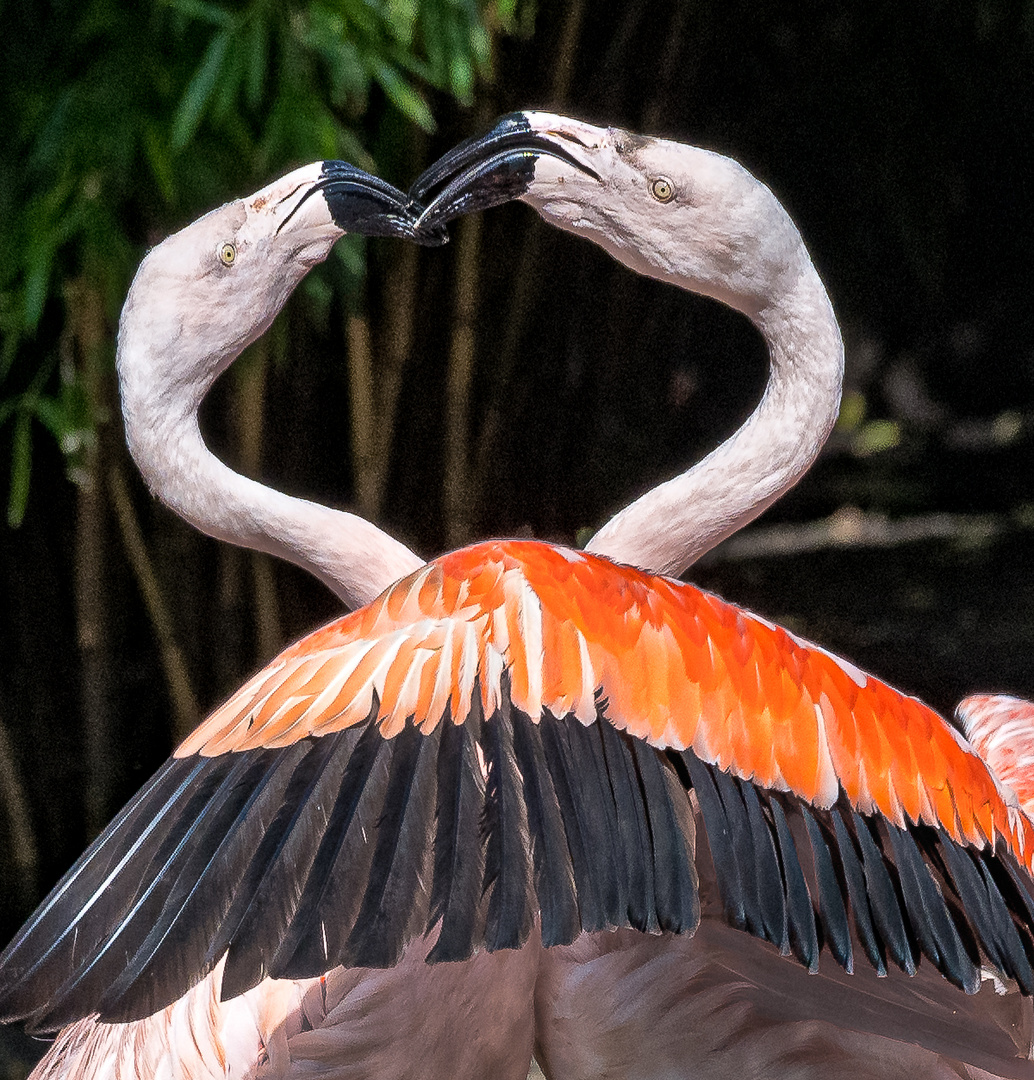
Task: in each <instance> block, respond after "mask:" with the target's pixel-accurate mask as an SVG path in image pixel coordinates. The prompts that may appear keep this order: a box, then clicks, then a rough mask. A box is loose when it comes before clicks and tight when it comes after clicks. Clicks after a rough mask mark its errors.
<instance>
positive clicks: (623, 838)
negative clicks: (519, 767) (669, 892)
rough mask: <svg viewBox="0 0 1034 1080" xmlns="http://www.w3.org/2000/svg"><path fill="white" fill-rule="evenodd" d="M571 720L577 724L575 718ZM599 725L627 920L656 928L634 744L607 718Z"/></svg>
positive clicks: (646, 829)
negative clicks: (632, 747)
mask: <svg viewBox="0 0 1034 1080" xmlns="http://www.w3.org/2000/svg"><path fill="white" fill-rule="evenodd" d="M568 722H569V723H578V721H577V719H576V718H573V717H572V718H571V719H570V720H569V721H568ZM597 726H598V727H599V732H600V737H601V742H602V750H603V758H604V762H605V764H604V766H603V768H604V769H605V774H606V776H607V778H608V779H609V781H610V791H611V797H612V799H613V801H614V806H615V809H616V816H617V821H616V837H615V840H616V842H617V846H618V849H619V852H620V855H621V856H622V858H620V859H619V860H618V868H619V872H620V866H621V865H623V866H624V893H625V898H626V903H625V911H624V919H625V920H627V923H628V925H630V926H632V927H634V928H635V929H636V930H646V931H653V930H657V929H658V923H657V899H656V896H655V895H654V875H653V859H652V858H651V854H652V853H651V850H650V827H649V825H648V823H647V820H646V807H645V805H644V801H643V793H642V791H641V790H640V788H639V782H638V778H637V776H636V768H635V761H634V760H633V756H632V749H631V743H630V740H628V739H627V738H626V737H624V736H622V734H621V733H620V732H618V731H617V729H616V728H615V727H614V726H613V724H611V723H610V722H609V721H608V720H607V719H606V718H605V717H600V718H599V720H598V721H597Z"/></svg>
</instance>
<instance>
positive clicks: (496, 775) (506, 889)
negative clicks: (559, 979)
mask: <svg viewBox="0 0 1034 1080" xmlns="http://www.w3.org/2000/svg"><path fill="white" fill-rule="evenodd" d="M505 691H508V688H507V687H504V693H503V695H502V704H501V705H500V708H499V710H498V711H497V712H495V713H493V715H492V716H490V717H488V718H487V720H486V721H485V725H484V731H485V751H486V755H485V756H486V758H487V761H488V783H487V785H486V798H485V828H486V831H487V839H488V850H487V855H486V859H485V891H486V893H488V892H489V890H491V892H490V894H489V901H488V919H487V922H486V924H485V945H486V947H487V948H488V950H489V952H493V951H495V950H496V949H516V948H519V947H520V946H521V945H523V944H524V942H525V941H527V939H528V934H530V933H531V927H532V924H533V922H534V919H535V908H536V904H535V899H534V883H533V871H532V856H531V838H530V835H529V833H528V815H527V809H526V807H525V804H524V793H523V791H522V783H521V774H520V770H519V769H518V767H517V761H516V757H515V755H514V747H513V727H512V723H511V719H510V708H511V706H510V700H509V693H508V692H505ZM471 707H472V708H480V698H476V699H474V703H472V706H471Z"/></svg>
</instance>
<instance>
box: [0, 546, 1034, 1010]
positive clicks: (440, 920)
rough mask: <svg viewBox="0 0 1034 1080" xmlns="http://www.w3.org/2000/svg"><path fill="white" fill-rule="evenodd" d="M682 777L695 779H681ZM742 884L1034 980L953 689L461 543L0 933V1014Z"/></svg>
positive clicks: (691, 601)
mask: <svg viewBox="0 0 1034 1080" xmlns="http://www.w3.org/2000/svg"><path fill="white" fill-rule="evenodd" d="M690 793H692V795H690ZM694 802H695V804H696V807H697V808H698V809H699V812H700V816H701V818H702V820H703V822H704V826H705V830H706V835H707V840H708V843H709V846H710V849H711V853H712V857H713V861H714V864H715V868H716V873H717V876H718V883H719V888H720V891H721V894H722V900H723V904H724V910H725V914H726V917H727V918H728V920H729V921H730V922H731V923H732V924H733V925H734V926H737V927H740V928H742V929H744V930H747V931H749V932H750V933H753V934H755V935H756V936H758V937H761V938H764V939H767V940H769V941H771V942H773V943H774V944H775V945H776V946H777V947H778V948H779V949H780V950H781V951H782V952H784V953H788V954H789V953H792V954H793V955H794V956H796V957H797V958H798V960H800V962H802V963H803V964H805V965H806V966H807V967H809V968H812V969H814V968H815V967H816V965H817V964H818V958H819V953H820V950H821V948H822V947H823V946H825V947H827V948H828V950H829V952H830V953H831V954H832V955H833V957H834V958H835V959H836V960H837V961H838V962H839V963H840V964H841V965H843V966H844V967H845V968H847V969H848V970H851V968H852V966H853V965H854V963H855V956H854V951H853V949H854V946H853V941H857V942H859V943H860V946H861V949H862V951H863V952H864V954H865V957H866V959H867V960H868V961H869V962H870V963H871V964H872V965H873V966H875V967H876V968H877V969H878V970H880V971H883V970H885V967H886V963H887V959H888V958H889V959H890V960H892V961H893V962H894V963H896V964H897V965H899V966H900V967H902V968H903V969H904V970H906V971H909V972H911V971H914V970H915V966H916V964H917V963H918V961H919V959H920V957H921V956H923V955H925V956H926V957H928V958H929V960H930V961H931V962H932V963H933V964H935V965H936V966H937V967H938V969H939V970H941V971H942V972H943V973H944V974H945V975H946V976H947V977H948V978H949V979H951V980H952V981H953V982H955V983H956V984H958V985H959V986H961V987H963V988H964V989H966V990H968V991H972V990H975V989H976V987H977V985H978V983H979V978H980V975H979V968H980V966H981V965H982V964H984V963H989V964H990V965H991V966H992V967H994V968H995V969H997V970H998V971H999V972H1001V973H1002V974H1003V975H1005V976H1007V977H1009V978H1013V979H1016V980H1017V982H1018V983H1019V984H1020V986H1021V987H1022V988H1023V989H1024V990H1026V991H1027V992H1031V991H1032V990H1034V973H1032V970H1031V956H1032V955H1034V942H1032V935H1031V930H1032V925H1034V899H1032V896H1031V892H1032V884H1031V878H1030V876H1029V869H1030V862H1031V857H1032V854H1034V833H1032V826H1031V823H1030V821H1029V820H1028V819H1027V818H1026V817H1025V816H1024V815H1023V814H1022V813H1020V812H1019V811H1018V810H1017V808H1016V807H1015V806H1010V805H1009V804H1008V803H1007V802H1006V800H1005V798H1004V797H1003V794H1002V792H1001V791H1000V790H999V788H998V786H997V785H996V783H995V781H994V779H993V778H992V776H991V775H990V774H989V773H988V771H987V769H986V767H985V766H984V764H983V763H982V761H981V760H980V758H979V757H977V755H976V754H975V753H973V751H972V750H971V749H970V748H969V747H968V746H967V744H966V743H965V742H964V741H963V740H962V739H961V738H960V737H958V736H957V735H956V734H955V733H954V731H953V729H951V728H950V727H949V726H948V725H947V724H946V723H945V722H944V721H943V720H941V718H940V717H938V716H937V715H936V714H935V713H933V712H932V711H931V710H929V709H928V708H926V707H925V706H924V705H922V704H921V703H920V702H918V701H915V700H914V699H911V698H907V697H905V696H903V695H901V694H899V693H897V692H896V691H894V690H892V689H890V688H889V687H887V686H885V685H884V684H882V683H880V682H878V681H877V680H874V679H872V678H871V677H868V676H865V675H864V674H862V673H861V672H859V671H857V670H856V669H855V668H853V667H852V666H851V665H849V664H847V663H845V662H844V661H841V660H838V659H837V658H835V657H832V656H831V655H829V654H827V653H825V652H823V651H822V650H820V649H818V648H816V647H814V646H810V645H808V644H807V643H804V642H800V641H798V640H796V639H794V638H793V637H791V636H790V635H788V634H787V633H786V632H784V631H782V630H780V629H778V628H776V627H773V626H771V625H769V624H767V623H765V622H763V621H762V620H759V619H757V618H755V617H753V616H751V615H749V614H747V613H745V612H743V611H741V610H739V609H737V608H734V607H732V606H731V605H728V604H725V603H723V602H722V601H720V600H718V599H716V598H714V597H711V596H708V595H707V594H704V593H701V592H700V591H699V590H697V589H694V588H693V587H691V586H688V585H684V584H681V583H679V582H675V581H671V580H668V579H664V578H658V577H654V576H651V575H647V574H643V573H640V572H638V571H634V570H630V569H628V568H625V567H617V566H614V565H613V564H611V563H609V562H607V561H606V560H602V559H598V558H593V557H591V556H585V555H582V554H579V553H576V552H570V551H565V550H563V549H559V548H554V547H550V546H547V545H541V544H533V543H527V542H523V543H519V542H498V543H493V544H485V545H478V546H477V547H474V548H470V549H466V550H464V551H461V552H457V553H455V554H453V555H450V556H446V557H445V558H443V559H441V560H438V561H437V562H435V563H432V564H430V565H428V566H427V567H424V568H422V569H421V570H419V571H417V572H416V573H415V574H413V575H411V576H410V577H409V578H406V579H404V580H403V581H401V582H399V583H398V584H397V585H395V586H393V587H392V588H391V589H390V590H388V591H387V592H386V593H385V594H384V595H383V596H382V597H381V598H380V599H379V600H378V601H377V602H375V603H374V604H372V605H369V606H368V607H366V608H364V609H362V610H361V611H358V612H355V613H353V614H352V615H349V616H346V617H345V618H343V619H340V620H338V621H337V622H335V623H332V624H330V625H329V626H327V627H325V628H324V629H322V630H320V631H317V632H316V633H314V634H312V635H310V636H309V637H307V638H305V639H303V640H302V641H300V642H299V643H298V644H296V645H295V646H293V647H291V648H290V649H288V650H286V651H285V652H284V653H283V654H281V656H280V657H278V658H277V659H276V660H275V661H274V662H273V663H272V664H270V665H269V666H268V667H267V668H266V669H264V670H263V671H261V672H259V674H258V675H256V676H255V677H254V678H253V679H252V680H250V681H249V683H247V684H246V685H245V686H244V687H243V688H242V689H241V690H240V691H239V692H238V693H237V694H235V695H234V696H233V697H232V698H231V699H230V701H228V702H227V703H226V704H225V705H224V706H223V707H222V708H220V709H219V710H217V711H216V712H215V713H214V714H213V715H212V716H211V717H210V718H209V719H208V720H207V721H206V722H205V723H203V724H202V725H201V726H200V727H199V728H198V729H197V730H196V731H195V732H194V734H193V735H191V736H190V737H189V738H188V739H187V740H186V742H185V743H184V744H183V745H182V746H181V747H180V748H179V749H178V750H177V752H176V755H175V756H174V757H173V759H171V760H170V761H169V762H168V763H167V764H166V766H164V768H163V769H162V770H161V771H160V772H159V773H158V774H157V776H156V777H155V778H154V779H153V780H152V781H151V783H150V784H149V785H148V786H147V787H145V788H144V790H143V791H142V792H140V794H139V795H138V796H137V797H136V798H135V799H134V800H133V802H132V803H131V804H130V805H129V806H128V807H127V808H126V809H125V810H124V811H123V812H122V814H121V815H119V817H118V818H117V819H116V820H115V821H114V822H113V823H112V825H111V826H110V827H109V828H108V830H106V832H105V833H104V834H103V835H102V836H101V837H100V838H99V839H98V840H97V841H96V843H95V844H94V845H93V846H92V847H91V848H90V849H89V850H88V851H87V853H86V854H85V855H84V856H83V858H82V859H81V860H80V861H79V863H77V864H76V866H75V867H73V868H72V870H71V871H69V873H68V875H66V877H65V879H64V880H63V881H62V882H61V883H59V885H58V886H57V887H56V889H55V890H54V891H53V893H52V894H51V896H50V897H49V898H48V899H47V900H46V901H45V902H44V904H43V905H42V906H41V907H40V909H39V910H38V911H37V913H36V914H35V915H34V916H33V918H32V919H31V920H30V921H29V923H28V924H27V925H26V927H25V928H24V929H23V930H22V932H21V933H20V935H19V936H18V938H16V939H15V941H14V942H13V943H12V944H11V946H10V947H9V948H8V950H7V951H6V952H5V954H4V955H3V957H2V958H0V1014H3V1015H7V1016H10V1017H25V1018H28V1019H29V1021H30V1022H31V1023H32V1024H33V1025H34V1026H35V1027H37V1028H39V1029H51V1028H54V1027H57V1026H60V1025H61V1024H64V1023H67V1022H69V1021H70V1020H72V1019H74V1018H76V1017H79V1016H82V1015H87V1014H90V1013H93V1012H97V1013H99V1014H100V1016H101V1018H102V1019H104V1020H112V1021H114V1020H124V1019H129V1018H133V1017H139V1016H143V1015H147V1014H149V1013H151V1012H153V1011H155V1010H156V1009H157V1008H160V1007H162V1006H164V1005H166V1004H168V1003H169V1002H170V1001H173V1000H175V999H176V998H177V997H179V996H180V995H181V994H182V993H184V992H185V990H186V989H187V988H189V987H190V986H191V985H193V984H194V983H195V982H196V981H197V980H198V979H200V978H201V977H202V976H203V975H204V974H205V973H206V972H208V971H210V970H211V969H212V968H213V967H214V966H215V964H216V963H217V962H218V960H219V959H220V957H221V956H222V955H223V954H226V956H227V960H226V966H225V970H224V975H223V986H222V993H223V996H224V997H229V996H232V995H234V994H236V993H240V992H242V991H244V990H245V989H247V988H249V987H251V986H253V985H255V984H256V983H257V982H258V981H259V980H260V979H262V978H263V977H265V976H273V977H292V978H300V977H305V976H312V975H318V974H320V973H322V972H324V971H326V970H328V969H329V968H331V967H334V966H336V965H338V964H346V965H357V966H384V965H390V964H393V963H394V962H395V961H396V960H397V958H398V956H399V954H400V952H401V949H402V948H403V946H404V944H405V943H406V941H408V940H410V939H411V938H412V937H414V936H416V935H419V934H422V933H424V932H426V931H427V930H428V929H429V928H431V927H432V926H434V925H436V924H440V926H441V932H440V936H439V939H438V942H437V945H436V946H435V948H434V950H433V953H432V955H431V957H430V959H432V960H435V961H448V960H458V959H462V958H464V957H467V956H470V955H471V954H472V952H474V951H475V950H477V949H480V948H487V949H489V950H492V949H499V948H512V947H519V946H520V945H521V944H522V943H523V942H524V941H525V940H526V938H527V935H528V933H529V932H530V929H531V927H532V925H533V923H534V921H535V920H536V919H540V920H541V926H542V933H543V939H544V941H545V943H546V944H547V945H548V944H560V943H566V942H570V941H572V940H573V939H574V937H575V936H576V935H577V934H578V933H579V932H580V931H582V930H597V929H602V928H604V927H610V926H630V927H634V928H637V929H641V930H655V929H659V928H660V929H668V930H674V931H690V930H692V929H693V928H694V927H695V925H696V923H697V920H698V918H699V908H698V902H697V882H696V873H695V866H694V855H695V846H694V845H695V838H694V824H693V822H694V814H693V804H694Z"/></svg>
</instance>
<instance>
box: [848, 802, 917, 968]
mask: <svg viewBox="0 0 1034 1080" xmlns="http://www.w3.org/2000/svg"><path fill="white" fill-rule="evenodd" d="M851 819H852V821H853V823H854V829H855V836H857V837H858V847H859V849H860V851H861V855H862V872H863V873H864V874H865V884H866V889H867V891H868V894H869V897H870V900H871V904H872V914H873V919H874V920H875V923H876V926H877V927H878V928H879V931H880V935H881V936H882V938H883V942H884V944H885V945H886V946H887V952H888V953H889V954H890V957H891V959H892V960H893V961H894V963H896V964H897V965H898V967H900V968H901V970H902V971H904V972H907V973H908V974H909V975H914V974H915V973H916V958H915V955H914V954H913V952H912V943H911V942H910V940H909V936H908V930H907V928H906V926H905V921H904V916H903V913H902V910H901V899H900V897H899V895H898V891H897V889H896V888H895V887H894V882H893V880H892V878H891V876H890V871H889V870H888V869H887V864H886V863H885V862H884V857H883V852H882V851H880V849H879V848H878V847H877V846H876V841H875V840H874V839H873V837H872V833H871V832H870V831H869V823H868V822H867V821H866V820H865V819H864V818H862V817H861V816H860V815H859V814H857V813H855V812H854V811H852V812H851Z"/></svg>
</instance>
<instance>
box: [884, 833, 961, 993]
mask: <svg viewBox="0 0 1034 1080" xmlns="http://www.w3.org/2000/svg"><path fill="white" fill-rule="evenodd" d="M884 827H885V828H886V830H887V835H888V836H889V837H890V843H891V846H892V847H893V849H894V861H895V863H897V867H898V877H899V880H900V881H901V891H902V893H903V895H904V898H905V906H906V908H907V910H908V916H909V921H910V922H911V924H912V929H913V930H914V931H915V934H916V938H917V939H918V941H919V943H920V945H921V946H922V949H923V952H924V953H926V955H927V956H928V957H929V958H930V959H931V960H932V961H933V963H934V964H935V965H936V967H937V969H938V971H940V972H941V974H942V975H944V976H945V977H946V978H947V979H948V981H949V982H952V983H954V984H955V985H956V986H957V987H959V989H960V990H964V991H965V992H966V993H967V994H975V993H976V992H977V990H979V989H980V970H979V968H978V967H977V966H976V964H974V963H973V960H972V958H971V957H970V956H969V954H968V953H967V952H966V948H965V946H964V945H963V942H962V939H961V938H960V936H959V932H958V930H957V929H956V928H955V923H954V922H953V921H952V917H951V914H950V913H949V911H948V908H947V906H946V905H945V903H944V897H943V896H942V895H941V891H940V889H939V888H938V887H937V884H936V882H935V881H934V879H933V877H932V876H931V874H930V870H929V868H928V866H927V864H926V863H925V862H924V861H923V857H922V855H921V854H920V852H919V848H918V847H917V846H916V841H915V838H914V837H913V836H912V834H911V833H910V832H908V831H907V830H905V829H899V828H898V827H897V826H896V825H894V824H892V823H891V822H885V823H884Z"/></svg>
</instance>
